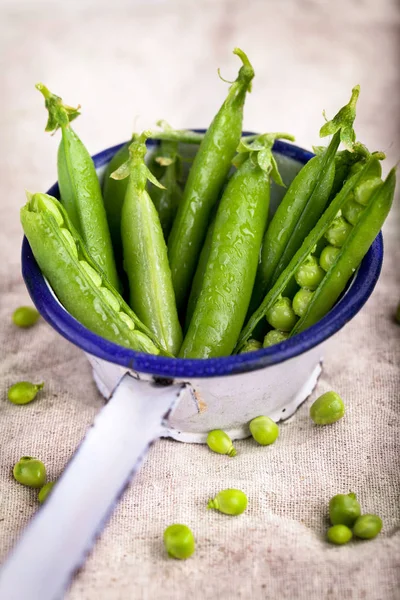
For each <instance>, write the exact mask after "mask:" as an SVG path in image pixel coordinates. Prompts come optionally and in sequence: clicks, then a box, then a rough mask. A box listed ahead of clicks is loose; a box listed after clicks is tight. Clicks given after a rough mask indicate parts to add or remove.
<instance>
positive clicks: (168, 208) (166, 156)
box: [150, 142, 182, 239]
mask: <svg viewBox="0 0 400 600" xmlns="http://www.w3.org/2000/svg"><path fill="white" fill-rule="evenodd" d="M155 162H156V164H158V165H159V166H160V167H161V175H160V176H159V177H157V179H159V181H160V183H161V184H162V185H163V186H164V187H163V188H159V187H157V186H154V185H153V187H152V190H151V191H150V194H151V198H152V200H153V202H154V206H155V207H156V209H157V212H158V216H159V217H160V223H161V227H162V230H163V233H164V237H165V239H168V235H169V232H170V231H171V227H172V223H173V222H174V218H175V215H176V212H177V210H178V206H179V204H180V202H181V200H182V188H181V186H180V185H179V179H180V171H181V164H180V157H179V154H178V142H161V144H160V148H159V150H158V153H157V156H156V158H155ZM152 173H153V174H154V175H155V173H154V171H153V170H152Z"/></svg>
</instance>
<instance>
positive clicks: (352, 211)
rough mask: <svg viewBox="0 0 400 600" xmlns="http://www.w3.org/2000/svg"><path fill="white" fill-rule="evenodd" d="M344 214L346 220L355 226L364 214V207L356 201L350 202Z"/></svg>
mask: <svg viewBox="0 0 400 600" xmlns="http://www.w3.org/2000/svg"><path fill="white" fill-rule="evenodd" d="M342 212H343V216H344V217H345V218H346V220H347V221H348V222H349V223H351V225H355V224H356V223H357V221H358V219H359V218H360V216H361V213H363V212H364V207H363V206H361V204H359V203H358V202H356V201H355V200H348V201H347V202H346V204H345V205H344V207H343V210H342Z"/></svg>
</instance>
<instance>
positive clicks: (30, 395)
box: [7, 381, 44, 404]
mask: <svg viewBox="0 0 400 600" xmlns="http://www.w3.org/2000/svg"><path fill="white" fill-rule="evenodd" d="M43 387H44V383H30V382H29V381H19V382H18V383H14V385H12V386H11V387H10V388H9V390H8V392H7V397H8V399H9V401H10V402H12V403H13V404H29V402H32V400H34V399H35V398H36V395H37V393H38V391H39V390H41V389H42V388H43Z"/></svg>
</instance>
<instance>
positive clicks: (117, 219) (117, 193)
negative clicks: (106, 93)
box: [103, 121, 204, 264]
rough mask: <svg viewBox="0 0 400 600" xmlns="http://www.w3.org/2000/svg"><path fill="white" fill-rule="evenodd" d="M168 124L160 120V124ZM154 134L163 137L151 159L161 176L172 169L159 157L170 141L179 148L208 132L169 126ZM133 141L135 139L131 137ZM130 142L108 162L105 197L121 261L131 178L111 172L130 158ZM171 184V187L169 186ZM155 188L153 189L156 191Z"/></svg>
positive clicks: (153, 135)
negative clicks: (124, 212) (123, 216)
mask: <svg viewBox="0 0 400 600" xmlns="http://www.w3.org/2000/svg"><path fill="white" fill-rule="evenodd" d="M161 123H164V122H162V121H160V124H161ZM151 137H152V138H153V139H161V140H164V138H165V141H162V142H161V144H160V146H159V147H158V148H156V149H155V151H153V153H152V154H151V157H150V161H149V165H148V166H149V169H150V171H151V172H152V173H153V175H154V176H155V177H156V178H157V179H158V178H160V177H162V176H163V172H164V171H166V170H168V169H165V168H163V167H162V166H161V165H160V164H159V163H158V162H157V159H158V157H159V156H163V155H165V154H166V152H167V149H168V147H169V144H172V147H175V146H176V147H177V145H178V143H185V144H194V145H196V144H200V142H201V140H202V139H203V137H204V134H200V133H195V132H194V131H189V130H185V129H180V130H175V129H171V127H168V128H165V129H164V130H163V131H161V132H159V131H152V132H151ZM131 141H132V140H131ZM131 141H130V142H128V143H126V144H124V145H123V146H122V147H121V148H120V149H119V150H118V152H116V153H115V154H114V156H113V157H112V159H111V160H110V162H109V163H108V165H107V167H106V170H105V173H104V179H103V198H104V207H105V210H106V214H107V221H108V226H109V228H110V234H111V241H112V244H113V248H114V254H115V256H116V261H117V264H119V263H120V262H122V241H121V212H122V205H123V203H124V198H125V193H126V189H127V187H128V178H125V179H113V178H112V177H111V174H112V173H114V171H116V170H117V169H118V168H119V167H120V166H121V165H123V164H124V163H125V162H126V161H127V160H128V159H129V145H130V143H131ZM166 187H167V186H166ZM154 189H155V188H154V187H153V189H152V192H154ZM167 189H168V187H167Z"/></svg>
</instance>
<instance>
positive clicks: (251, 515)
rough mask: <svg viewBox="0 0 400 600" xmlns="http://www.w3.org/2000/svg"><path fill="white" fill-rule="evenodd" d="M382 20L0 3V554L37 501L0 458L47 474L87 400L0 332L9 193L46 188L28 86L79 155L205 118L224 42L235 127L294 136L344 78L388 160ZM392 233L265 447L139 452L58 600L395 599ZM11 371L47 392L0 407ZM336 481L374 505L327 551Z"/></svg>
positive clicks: (11, 229)
mask: <svg viewBox="0 0 400 600" xmlns="http://www.w3.org/2000/svg"><path fill="white" fill-rule="evenodd" d="M399 30H400V10H399V5H398V4H397V3H395V2H394V1H390V0H380V1H379V2H376V1H374V0H368V1H367V0H364V1H363V0H358V1H356V0H353V1H345V0H340V1H339V0H337V1H336V2H334V3H333V2H324V1H321V2H318V1H317V0H307V1H306V0H303V1H300V0H299V1H298V2H296V1H295V0H281V1H278V0H276V1H266V0H260V1H259V2H257V1H250V0H248V1H247V2H242V1H241V0H230V1H228V0H227V1H226V2H225V1H221V2H218V1H215V0H213V1H206V0H200V1H197V2H190V1H186V2H182V3H178V2H166V1H165V2H149V3H147V4H146V3H144V2H143V3H137V2H132V1H128V0H126V2H124V1H121V0H114V1H113V2H112V3H109V2H105V0H101V1H100V0H99V1H97V2H95V1H94V0H92V1H90V0H82V1H81V2H80V3H78V2H76V3H75V2H73V1H72V0H70V1H69V2H50V1H48V2H46V1H36V2H28V1H25V2H21V1H16V0H13V1H11V0H9V1H2V2H0V45H1V54H0V60H1V72H0V78H1V80H0V89H1V94H0V109H1V110H0V132H1V160H0V186H1V195H0V211H1V212H0V221H1V232H0V252H1V261H0V290H1V297H0V308H1V318H0V340H1V360H0V394H1V397H0V469H1V471H0V557H1V558H2V559H3V558H4V557H5V556H6V554H7V553H8V551H9V550H10V549H11V547H12V545H13V544H14V542H15V540H16V539H17V537H18V535H19V533H20V532H21V530H22V529H23V527H24V526H25V525H26V524H27V522H28V521H29V519H30V517H31V516H32V515H33V514H34V512H35V511H36V510H37V501H36V493H35V492H33V491H30V490H28V489H26V488H24V487H22V486H20V485H18V484H16V482H14V481H13V479H12V476H11V467H12V465H13V464H14V463H15V462H16V461H17V460H18V459H19V458H20V456H22V455H26V454H29V455H33V456H37V457H39V458H40V459H42V460H43V461H44V462H45V464H46V466H47V467H48V471H49V477H50V478H51V479H54V478H57V477H58V476H59V475H60V473H61V472H62V470H63V467H64V465H65V464H66V462H67V461H68V459H69V458H70V456H71V454H72V453H73V452H74V450H75V448H76V447H77V445H78V443H79V441H80V440H81V439H82V437H83V435H84V434H85V431H86V430H87V428H88V427H89V425H90V423H91V422H92V420H93V418H94V416H95V415H96V413H97V412H98V411H99V410H100V408H101V406H102V404H103V401H102V398H101V397H100V395H99V393H98V392H97V390H96V388H95V385H94V383H93V381H92V379H91V372H90V369H89V365H88V363H87V362H86V359H85V358H84V356H83V354H82V353H81V352H80V351H79V350H78V349H77V348H75V347H73V346H72V345H71V344H69V343H68V342H66V341H65V340H64V339H62V338H61V337H60V336H59V335H58V334H56V333H55V332H54V331H52V330H51V328H50V327H49V326H48V325H47V324H46V323H44V322H43V321H41V322H39V323H38V325H37V326H35V327H34V328H32V329H30V330H27V331H23V330H19V329H17V328H16V327H14V326H13V325H12V324H11V319H10V317H11V314H12V312H13V310H14V308H15V307H17V306H19V305H21V304H25V303H27V302H29V299H28V296H27V292H26V290H25V287H24V284H23V281H22V278H21V275H20V258H19V254H20V244H21V237H22V233H21V227H20V224H19V218H18V211H19V207H20V206H21V205H22V204H23V202H24V188H28V189H30V190H32V191H39V190H43V191H44V190H46V189H47V188H48V187H49V185H50V184H51V183H52V182H53V181H54V180H55V179H56V167H55V157H56V147H57V145H58V140H59V135H56V136H54V137H53V138H52V137H50V136H49V135H47V134H45V133H44V132H43V129H44V125H45V121H46V115H45V112H44V108H43V100H42V98H41V97H40V96H39V94H38V92H36V91H35V90H34V87H33V86H34V83H36V82H37V81H40V80H42V81H44V82H45V83H46V84H47V85H48V86H49V87H50V89H52V90H54V91H55V92H56V93H58V94H60V95H62V96H63V97H64V98H65V100H66V102H67V103H70V104H74V103H78V102H80V103H81V104H82V106H83V114H82V116H81V117H80V118H79V120H78V121H77V122H76V129H77V131H78V133H79V135H80V136H81V137H82V139H83V140H84V142H85V143H86V144H87V146H88V148H89V149H90V150H91V151H92V152H93V153H94V152H97V151H99V150H100V149H102V148H104V147H107V146H110V145H112V144H114V143H117V142H120V141H122V140H124V139H127V138H128V137H129V135H130V132H131V131H132V130H133V129H134V127H135V128H136V129H139V128H143V127H145V126H147V125H151V124H153V123H154V121H155V120H156V119H158V118H161V117H163V118H165V119H167V120H168V121H169V122H171V123H172V124H173V125H174V126H177V127H184V126H189V127H201V126H207V124H208V123H209V122H210V120H211V118H212V116H213V114H214V113H215V111H216V109H217V107H218V106H219V104H220V103H221V102H222V99H223V98H224V95H225V94H226V90H227V87H226V85H224V84H223V83H222V82H220V81H219V80H218V78H217V75H216V68H217V67H218V66H220V67H221V69H222V74H223V75H224V76H225V77H226V78H228V79H229V78H231V77H232V76H234V74H235V73H236V72H237V67H238V61H237V59H236V58H235V57H233V56H232V54H231V51H232V49H233V48H234V46H236V45H238V46H240V47H243V48H244V49H245V50H246V51H247V52H248V54H249V56H250V58H251V59H252V61H253V63H254V66H255V69H256V78H255V81H254V93H253V94H252V95H251V96H250V97H249V98H248V101H247V104H246V111H245V127H246V128H248V129H254V130H256V131H269V130H273V131H289V132H291V133H293V134H295V135H296V138H297V142H298V143H299V144H300V145H303V146H306V147H311V145H312V144H315V143H318V137H317V135H318V130H319V127H320V125H321V122H322V117H321V111H322V109H323V108H325V109H326V110H327V113H328V115H332V114H333V112H334V111H335V110H336V109H337V108H338V107H339V106H341V105H343V103H344V102H346V101H347V99H348V98H349V94H350V90H351V88H352V86H353V85H354V84H355V83H360V84H361V90H362V91H361V97H360V101H359V110H358V119H357V125H356V129H357V133H358V136H359V139H361V140H362V141H363V142H365V143H366V144H367V145H368V146H369V147H371V149H382V150H384V151H386V152H387V154H388V161H387V164H388V165H390V166H391V165H392V164H394V163H395V162H397V161H398V159H399V157H400V144H399V133H400V131H399V91H400V90H399V68H398V64H399V63H398V60H399V53H398V47H397V46H398V42H399ZM136 115H138V116H139V118H138V120H137V122H136V125H135V117H136ZM386 169H387V167H386ZM397 208H398V207H397ZM398 232H399V211H398V210H397V213H396V209H395V210H394V211H393V213H392V215H391V217H390V220H389V221H388V223H387V225H386V226H385V245H386V256H385V262H384V268H383V273H382V276H381V278H380V281H379V284H378V285H377V287H376V289H375V292H374V294H373V296H372V298H371V299H370V300H369V302H368V304H367V305H366V306H365V307H364V308H363V310H362V311H361V312H360V313H359V314H358V315H357V317H356V318H354V319H353V321H352V322H351V323H350V324H348V325H347V326H346V327H345V329H344V330H342V331H341V332H340V333H339V334H338V335H337V336H336V337H335V338H334V339H333V340H332V341H331V342H330V344H329V347H328V350H327V355H326V360H325V364H324V371H323V375H322V377H321V379H320V382H319V384H318V388H317V391H316V392H315V393H314V394H313V397H312V398H310V399H309V400H308V401H307V402H306V403H305V404H304V405H303V406H302V407H301V408H300V409H299V410H298V412H297V413H296V415H295V416H294V417H293V418H292V419H290V421H289V422H286V423H285V424H283V425H282V426H281V435H280V437H279V439H278V441H277V442H276V444H275V445H274V446H273V447H271V448H264V449H263V448H260V447H257V446H256V445H255V444H254V443H253V442H252V441H250V440H246V441H241V442H237V443H236V447H237V450H238V455H237V457H236V458H234V459H228V458H225V457H220V456H217V455H213V454H211V453H210V452H209V451H208V450H207V448H205V447H199V446H191V445H183V444H180V443H178V442H173V441H160V442H158V443H156V444H155V445H154V446H153V448H152V450H151V452H150V454H149V456H148V459H147V461H146V463H145V465H144V467H143V468H142V470H141V472H140V474H139V476H138V477H137V478H136V479H135V481H134V482H133V484H132V485H131V486H130V487H129V489H128V490H127V492H126V494H125V495H124V497H123V498H122V500H121V502H120V504H119V506H118V508H117V509H116V511H115V513H114V515H113V517H112V519H111V521H110V523H109V525H108V526H107V527H106V529H105V531H104V533H103V535H102V536H101V539H100V540H99V542H98V543H97V545H96V547H95V549H94V551H93V553H92V554H91V556H90V558H89V559H88V561H87V563H86V566H85V567H84V568H83V569H82V570H81V571H80V572H79V574H78V575H77V577H76V578H75V580H74V582H73V584H72V586H71V589H70V591H69V592H68V594H67V599H68V600H92V599H96V600H127V599H129V600H130V599H133V598H135V599H136V598H138V599H144V600H150V599H153V598H159V599H161V598H162V599H164V598H165V599H169V598H179V599H184V598H194V599H205V600H208V599H215V598H222V597H225V598H235V599H236V598H255V599H258V598H260V599H261V598H268V599H269V598H271V599H272V598H274V599H275V598H279V599H293V598H301V599H304V600H321V599H323V598H328V599H335V600H336V599H338V600H339V599H340V600H342V599H348V598H353V599H361V598H362V599H371V600H372V599H373V600H389V599H394V598H400V592H399V586H400V503H399V495H400V458H399V457H400V397H399V396H400V373H399V365H400V327H398V326H396V325H395V324H394V321H393V314H394V311H395V308H396V305H397V302H398V301H399V300H400V275H399V264H400V254H399V242H398V236H399V234H398ZM21 379H25V380H34V381H42V380H43V381H45V383H46V386H45V390H44V391H43V393H41V395H40V398H38V400H37V401H36V402H34V403H32V404H31V405H29V406H25V407H23V406H22V407H18V406H13V405H11V404H10V403H8V402H7V400H6V391H7V388H8V386H9V385H11V384H12V383H14V382H15V381H17V380H21ZM329 389H334V390H336V391H337V392H339V393H340V394H341V395H342V397H343V398H344V400H345V403H346V405H347V414H346V416H345V418H344V419H343V420H342V421H341V422H339V423H337V424H335V425H333V426H330V427H324V428H316V427H314V426H313V425H312V423H311V421H310V419H309V417H308V411H309V407H310V404H311V402H312V400H313V399H314V398H315V396H316V395H317V394H321V393H323V392H325V391H327V390H329ZM225 487H238V488H241V489H243V490H244V491H245V492H246V493H247V494H248V497H249V508H248V511H247V512H246V513H245V514H244V515H242V516H240V517H238V518H228V517H226V516H224V515H221V514H218V513H216V512H213V511H206V510H205V505H206V502H207V500H208V498H209V497H210V496H211V495H213V494H215V493H216V492H217V491H219V490H220V489H222V488H225ZM349 490H353V491H355V492H356V493H357V494H358V496H359V499H360V501H361V504H362V507H363V510H364V511H368V512H376V513H378V514H379V515H381V517H382V519H383V521H384V529H383V531H382V534H381V535H380V536H379V538H377V539H376V540H374V541H372V542H356V543H351V544H349V545H348V546H346V547H343V548H336V547H331V546H329V545H328V544H327V543H326V542H325V540H324V534H325V531H326V528H327V514H326V513H327V504H328V501H329V499H330V497H331V496H332V495H334V494H335V493H338V492H347V491H349ZM173 522H183V523H186V524H187V525H189V526H190V527H191V528H192V529H193V531H194V532H195V535H196V539H197V552H196V554H195V556H194V557H193V558H192V559H191V560H188V561H186V562H177V561H172V560H168V559H167V558H166V556H165V552H164V550H163V546H162V532H163V530H164V528H165V527H166V526H167V525H169V524H170V523H173ZM38 552H40V548H38ZM21 576H23V571H22V572H21ZM2 600H7V599H2Z"/></svg>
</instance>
